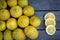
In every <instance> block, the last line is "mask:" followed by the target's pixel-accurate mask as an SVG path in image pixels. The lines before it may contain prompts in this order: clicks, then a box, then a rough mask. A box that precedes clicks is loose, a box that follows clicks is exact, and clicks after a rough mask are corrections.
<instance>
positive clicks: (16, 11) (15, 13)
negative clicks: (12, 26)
mask: <svg viewBox="0 0 60 40" xmlns="http://www.w3.org/2000/svg"><path fill="white" fill-rule="evenodd" d="M10 13H11V16H12V17H14V18H18V17H20V16H21V15H22V8H21V7H19V6H14V7H12V8H11V9H10Z"/></svg>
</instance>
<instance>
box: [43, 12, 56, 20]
mask: <svg viewBox="0 0 60 40" xmlns="http://www.w3.org/2000/svg"><path fill="white" fill-rule="evenodd" d="M48 18H52V19H55V15H54V13H52V12H48V13H47V14H46V15H45V16H44V20H46V19H48Z"/></svg>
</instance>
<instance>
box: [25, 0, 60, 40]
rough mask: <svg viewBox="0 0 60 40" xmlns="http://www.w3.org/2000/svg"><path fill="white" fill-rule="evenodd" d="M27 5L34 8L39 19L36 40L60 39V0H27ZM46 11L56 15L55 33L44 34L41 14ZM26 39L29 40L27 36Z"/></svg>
mask: <svg viewBox="0 0 60 40" xmlns="http://www.w3.org/2000/svg"><path fill="white" fill-rule="evenodd" d="M29 5H31V6H33V7H34V8H35V14H34V15H36V16H38V17H39V18H40V19H41V25H40V26H39V27H38V28H37V29H38V31H39V37H38V38H37V39H36V40H60V18H59V17H60V0H29ZM47 12H53V13H54V14H55V15H56V30H57V31H56V33H55V34H54V35H53V36H49V35H47V34H46V31H45V26H44V19H43V16H44V15H45V14H46V13H47ZM26 40H30V39H29V38H27V39H26Z"/></svg>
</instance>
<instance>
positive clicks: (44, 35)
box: [26, 30, 60, 40]
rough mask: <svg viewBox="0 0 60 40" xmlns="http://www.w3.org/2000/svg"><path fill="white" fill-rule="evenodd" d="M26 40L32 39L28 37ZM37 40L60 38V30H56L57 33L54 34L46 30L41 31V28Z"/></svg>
mask: <svg viewBox="0 0 60 40" xmlns="http://www.w3.org/2000/svg"><path fill="white" fill-rule="evenodd" d="M26 40H31V39H29V38H27V39H26ZM36 40H60V31H56V33H55V34H54V35H52V36H50V35H47V33H46V32H45V30H43V31H41V30H39V36H38V38H37V39H36Z"/></svg>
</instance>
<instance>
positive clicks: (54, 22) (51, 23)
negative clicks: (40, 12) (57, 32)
mask: <svg viewBox="0 0 60 40" xmlns="http://www.w3.org/2000/svg"><path fill="white" fill-rule="evenodd" d="M48 25H54V26H55V25H56V21H55V20H54V19H52V18H48V19H46V21H45V26H48Z"/></svg>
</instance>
